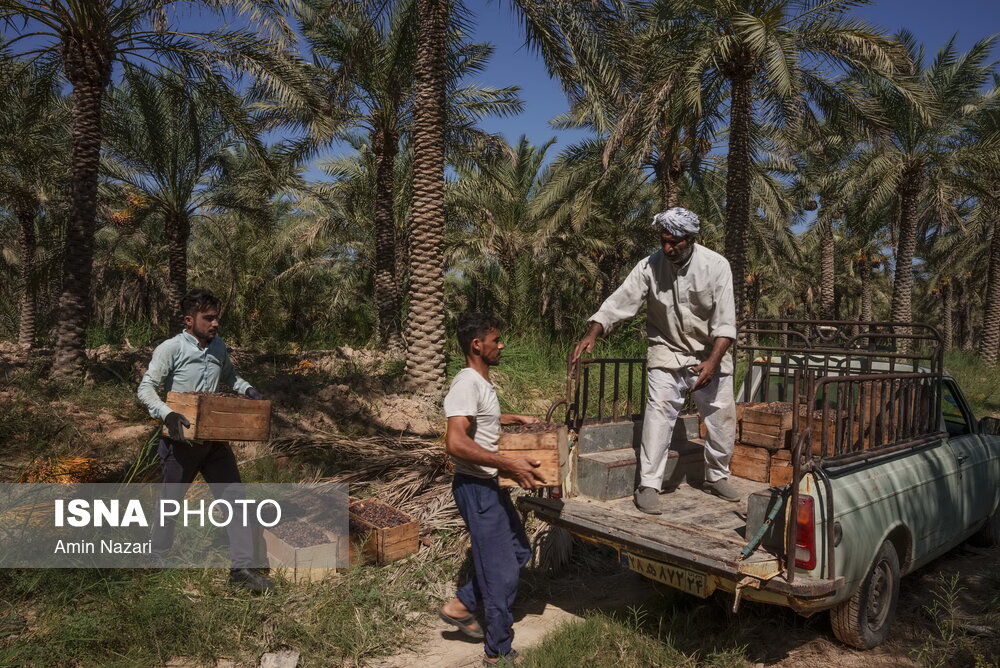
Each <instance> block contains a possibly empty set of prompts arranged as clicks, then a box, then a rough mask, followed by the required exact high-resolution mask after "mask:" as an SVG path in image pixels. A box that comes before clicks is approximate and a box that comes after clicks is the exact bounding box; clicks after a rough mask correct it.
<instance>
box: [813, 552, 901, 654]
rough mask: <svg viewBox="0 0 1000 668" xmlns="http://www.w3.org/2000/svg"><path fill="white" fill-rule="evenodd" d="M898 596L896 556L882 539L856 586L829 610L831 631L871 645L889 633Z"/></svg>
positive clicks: (849, 640)
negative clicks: (854, 590) (869, 564)
mask: <svg viewBox="0 0 1000 668" xmlns="http://www.w3.org/2000/svg"><path fill="white" fill-rule="evenodd" d="M898 599H899V556H898V555H897V554H896V548H895V547H893V546H892V543H890V542H889V541H885V542H884V543H882V547H880V548H879V551H878V554H877V555H875V561H874V562H873V563H872V566H871V568H870V569H869V570H868V575H867V576H865V579H864V581H863V582H862V583H861V586H860V587H858V590H857V591H856V592H854V594H853V595H851V597H850V598H849V599H847V600H846V601H844V602H843V603H841V604H839V605H838V606H837V607H835V608H833V609H832V610H830V625H831V626H832V627H833V634H834V635H835V636H837V639H838V640H839V641H840V642H842V643H844V644H845V645H850V646H851V647H857V648H858V649H871V648H872V647H875V646H876V645H880V644H881V643H882V642H883V641H884V640H885V639H886V638H888V637H889V629H890V628H891V627H892V622H893V620H894V619H895V617H896V601H897V600H898Z"/></svg>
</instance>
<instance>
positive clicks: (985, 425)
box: [979, 417, 1000, 436]
mask: <svg viewBox="0 0 1000 668" xmlns="http://www.w3.org/2000/svg"><path fill="white" fill-rule="evenodd" d="M979 433H980V434H989V435H991V436H1000V418H995V417H984V418H982V419H980V420H979Z"/></svg>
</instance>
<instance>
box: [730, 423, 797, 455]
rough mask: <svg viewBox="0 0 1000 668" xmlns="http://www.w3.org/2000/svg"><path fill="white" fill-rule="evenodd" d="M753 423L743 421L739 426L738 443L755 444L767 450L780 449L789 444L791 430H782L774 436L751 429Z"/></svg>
mask: <svg viewBox="0 0 1000 668" xmlns="http://www.w3.org/2000/svg"><path fill="white" fill-rule="evenodd" d="M753 426H754V425H750V424H747V423H744V424H743V426H742V427H741V428H740V443H743V444H744V445H755V446H758V447H761V448H767V449H768V450H781V449H782V448H788V447H789V446H790V444H791V432H790V431H782V432H781V433H780V434H779V435H777V436H775V435H772V434H762V433H760V432H757V431H753V430H752V429H751V428H752V427H753Z"/></svg>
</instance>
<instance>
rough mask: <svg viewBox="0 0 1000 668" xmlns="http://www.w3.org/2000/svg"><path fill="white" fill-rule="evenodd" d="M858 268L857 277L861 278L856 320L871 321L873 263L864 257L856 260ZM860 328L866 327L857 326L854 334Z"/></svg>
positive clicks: (858, 332)
mask: <svg viewBox="0 0 1000 668" xmlns="http://www.w3.org/2000/svg"><path fill="white" fill-rule="evenodd" d="M856 266H857V268H858V278H860V279H861V295H860V297H859V298H858V321H860V322H871V321H872V319H873V318H872V269H873V268H874V263H873V262H872V261H871V260H870V259H869V258H868V257H864V258H862V259H861V260H858V262H857V265H856ZM862 329H864V330H867V327H864V328H862V327H860V326H859V327H858V328H857V331H856V332H855V334H860V333H861V331H862Z"/></svg>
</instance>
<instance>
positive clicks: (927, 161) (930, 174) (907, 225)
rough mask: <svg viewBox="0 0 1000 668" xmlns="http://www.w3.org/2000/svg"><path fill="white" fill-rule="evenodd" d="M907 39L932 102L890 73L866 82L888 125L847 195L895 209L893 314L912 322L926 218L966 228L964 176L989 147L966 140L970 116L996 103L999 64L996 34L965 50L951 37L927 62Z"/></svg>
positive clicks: (861, 157)
mask: <svg viewBox="0 0 1000 668" xmlns="http://www.w3.org/2000/svg"><path fill="white" fill-rule="evenodd" d="M900 39H901V41H902V43H903V44H904V45H905V46H906V48H907V51H908V53H909V54H910V59H911V65H910V71H909V73H908V74H909V75H910V76H912V77H913V78H915V79H916V80H917V81H918V82H919V84H920V87H921V89H922V92H923V94H924V95H925V96H926V98H927V100H928V101H929V104H928V105H927V106H926V107H925V105H917V104H914V103H913V102H912V101H911V100H908V99H906V98H905V97H904V96H903V95H902V94H901V93H900V90H899V89H898V88H897V87H896V86H894V85H892V83H891V82H888V81H886V80H885V79H883V78H878V77H863V78H862V79H861V80H862V82H863V83H864V86H865V88H866V89H867V91H868V94H869V95H870V97H871V99H872V100H873V101H875V102H877V103H878V104H879V105H880V107H881V109H882V110H883V113H884V114H885V117H886V123H887V127H886V129H885V132H884V134H883V135H882V136H877V137H875V138H874V139H873V140H871V141H869V142H867V143H866V144H865V146H864V147H863V148H862V150H861V151H859V152H858V154H857V155H856V157H855V158H854V159H853V160H852V161H851V162H850V164H849V165H848V167H847V169H846V170H845V172H844V181H843V183H844V187H843V188H842V190H841V192H840V198H841V199H843V200H858V201H863V202H864V203H865V208H864V210H863V211H864V212H865V213H866V214H868V215H869V216H870V217H873V214H874V212H876V211H880V210H885V209H887V208H889V207H891V210H892V211H893V213H892V220H893V223H892V227H893V228H894V229H895V231H896V238H897V242H896V246H895V257H894V262H895V279H894V281H893V290H892V308H891V313H890V316H889V317H890V319H891V320H893V321H896V322H909V321H910V320H911V319H912V316H913V314H912V300H913V260H914V255H915V251H916V249H917V242H918V239H919V236H920V224H921V221H923V222H924V223H925V224H926V223H929V222H934V223H935V224H938V225H944V226H948V225H951V226H959V225H961V220H960V216H959V214H958V210H957V209H956V208H955V206H954V205H953V202H954V201H955V199H956V197H957V195H958V194H959V192H960V191H961V190H962V188H963V187H964V186H963V184H962V180H963V179H962V178H961V177H962V174H963V172H964V171H965V170H966V165H968V164H970V163H972V162H973V161H975V160H981V159H982V158H983V157H984V156H983V153H984V150H985V149H986V146H985V145H984V144H983V143H980V142H968V141H965V140H966V139H967V132H968V129H969V127H970V123H971V121H972V120H974V119H975V118H976V117H977V116H979V115H980V114H982V113H983V110H984V109H985V108H987V107H988V106H989V105H991V104H992V100H993V98H994V97H995V96H996V95H997V92H998V91H997V90H993V91H986V92H984V91H983V90H982V88H983V85H984V84H985V83H986V82H987V80H988V78H989V75H990V71H991V69H992V65H991V64H990V63H989V62H987V59H988V57H989V53H990V51H991V50H992V48H993V45H994V43H995V41H996V40H995V38H992V37H991V38H987V39H984V40H981V41H980V42H977V43H976V44H975V45H973V47H972V48H971V49H970V50H969V52H968V53H966V54H964V55H959V54H958V53H957V51H956V49H955V45H954V42H953V41H949V42H948V44H946V45H945V46H944V47H943V48H942V49H941V50H940V51H939V52H938V54H937V56H936V58H935V59H934V62H933V63H931V64H930V65H929V66H926V67H925V66H924V64H923V52H922V49H920V48H918V47H917V45H916V43H915V41H914V40H913V38H912V37H911V36H909V35H907V34H903V35H902V36H901V38H900ZM925 108H929V109H931V110H932V112H933V113H932V115H930V116H929V117H928V116H927V114H925V113H924V109H925ZM902 329H903V330H905V328H902ZM901 333H905V331H904V332H901Z"/></svg>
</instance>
